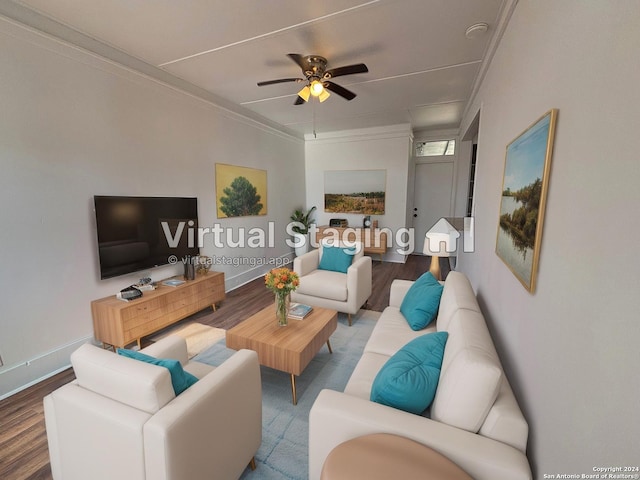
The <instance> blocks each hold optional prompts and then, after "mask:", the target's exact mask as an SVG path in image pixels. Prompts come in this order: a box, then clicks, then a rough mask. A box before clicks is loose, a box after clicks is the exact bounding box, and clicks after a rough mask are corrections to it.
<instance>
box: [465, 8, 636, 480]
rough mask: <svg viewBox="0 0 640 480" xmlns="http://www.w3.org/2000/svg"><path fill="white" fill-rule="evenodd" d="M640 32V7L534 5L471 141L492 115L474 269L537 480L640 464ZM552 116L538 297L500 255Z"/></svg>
mask: <svg viewBox="0 0 640 480" xmlns="http://www.w3.org/2000/svg"><path fill="white" fill-rule="evenodd" d="M639 23H640V2H637V1H636V0H618V1H615V2H595V1H587V2H585V1H581V0H563V1H561V2H558V1H556V0H535V1H534V0H520V2H519V3H518V5H517V7H516V9H515V11H514V14H513V16H512V18H511V20H510V23H509V25H508V27H507V30H506V32H505V35H504V37H503V39H502V42H501V43H500V46H499V48H498V50H497V52H496V55H495V57H494V59H493V62H492V64H491V66H490V68H489V70H488V72H487V75H486V77H485V79H484V81H483V83H482V85H481V88H480V90H479V93H478V96H477V97H476V99H475V102H474V106H473V108H471V109H469V111H468V114H467V116H466V118H465V119H464V122H463V125H462V128H461V132H462V133H464V132H465V131H466V129H467V127H468V126H469V124H470V123H471V122H472V120H473V117H474V116H475V114H476V113H477V111H478V110H480V111H481V117H480V131H479V138H478V163H477V165H478V167H477V176H476V180H477V187H476V196H475V199H476V200H475V201H476V208H475V220H476V222H475V225H476V252H475V253H473V254H468V255H466V257H465V258H464V261H463V262H461V264H462V265H463V268H464V270H465V271H466V273H467V274H468V275H469V276H470V278H471V280H472V282H473V285H474V287H475V288H476V289H477V293H478V296H479V299H480V301H481V306H482V307H483V310H484V312H485V313H486V315H487V319H488V323H489V326H490V328H491V330H492V331H493V334H494V337H495V339H496V341H497V346H498V347H499V350H500V353H501V357H502V360H503V362H504V363H505V367H506V370H507V372H508V374H509V378H510V380H511V382H512V384H513V386H514V387H515V390H516V393H517V395H518V397H519V401H520V402H521V404H522V406H523V408H524V411H525V414H526V417H527V419H528V421H529V424H530V427H531V435H530V443H529V454H530V458H531V462H532V466H533V468H534V478H545V477H543V475H545V474H548V475H551V474H559V473H560V474H579V475H581V474H593V473H594V472H593V468H594V467H609V466H611V467H617V466H620V467H624V466H629V465H631V466H637V465H638V460H639V458H640V457H639V456H638V445H640V428H639V426H640V409H639V408H638V398H640V375H639V368H640V367H639V365H640V348H639V347H638V345H640V326H639V325H640V324H639V323H638V318H639V314H638V312H639V311H640V300H639V299H640V295H638V285H640V282H639V280H638V272H639V271H640V268H639V267H640V260H639V257H638V254H637V251H636V250H637V246H638V241H637V239H638V237H639V236H640V226H639V224H638V221H637V218H638V215H637V207H638V201H639V200H640V193H639V188H638V185H640V164H639V163H638V146H637V142H636V138H637V136H638V132H639V131H640V113H639V110H640V90H639V89H638V79H639V78H640V62H638V56H637V55H638V46H640V29H638V24H639ZM551 108H558V109H559V116H558V125H557V130H556V140H555V152H554V155H553V164H552V168H551V178H550V184H549V192H548V197H547V210H546V216H545V221H544V232H543V238H542V248H541V252H540V263H539V274H538V287H537V291H536V292H535V293H534V294H530V293H528V292H527V291H525V290H524V288H523V287H522V286H521V284H520V283H519V281H518V280H517V279H516V278H515V277H514V275H513V274H512V273H511V272H510V271H509V269H508V268H507V267H506V266H505V265H504V264H503V263H502V261H501V260H500V259H499V258H498V257H497V256H496V254H495V253H494V250H495V241H496V229H497V223H498V208H499V203H500V192H501V185H502V175H503V173H502V172H503V167H504V158H505V147H506V145H507V144H508V143H509V142H511V141H512V140H513V139H514V138H515V137H516V136H518V135H519V134H520V133H521V132H522V131H523V130H524V129H525V128H527V127H528V126H529V125H530V124H531V123H532V122H533V121H534V120H536V119H537V118H539V117H540V116H541V115H542V114H544V113H545V112H546V111H548V110H549V109H551ZM546 478H550V477H546ZM601 478H602V477H601ZM607 478H608V477H607Z"/></svg>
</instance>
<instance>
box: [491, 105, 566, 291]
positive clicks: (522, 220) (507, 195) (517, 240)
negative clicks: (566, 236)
mask: <svg viewBox="0 0 640 480" xmlns="http://www.w3.org/2000/svg"><path fill="white" fill-rule="evenodd" d="M557 117H558V110H557V109H552V110H550V111H548V112H547V113H545V114H544V115H543V116H542V117H541V118H539V119H538V120H536V121H535V122H534V123H533V125H531V126H530V127H529V128H527V129H526V130H525V131H524V132H522V134H520V135H519V136H518V137H517V138H516V139H515V140H513V141H512V142H511V143H510V144H509V145H507V153H506V156H505V162H504V177H503V180H502V197H501V201H500V218H499V224H498V235H497V239H496V254H497V255H498V256H499V257H500V258H501V259H502V261H503V262H504V263H505V264H506V265H507V266H508V267H509V269H511V271H512V272H513V274H514V275H515V276H516V277H517V278H518V280H520V282H521V283H522V285H523V286H524V288H526V289H527V290H528V291H529V292H531V293H533V292H534V291H535V285H536V272H537V267H538V259H539V256H540V242H541V238H542V221H543V219H544V210H545V203H546V197H547V188H548V186H549V170H550V169H551V155H552V153H553V136H554V131H555V126H556V119H557Z"/></svg>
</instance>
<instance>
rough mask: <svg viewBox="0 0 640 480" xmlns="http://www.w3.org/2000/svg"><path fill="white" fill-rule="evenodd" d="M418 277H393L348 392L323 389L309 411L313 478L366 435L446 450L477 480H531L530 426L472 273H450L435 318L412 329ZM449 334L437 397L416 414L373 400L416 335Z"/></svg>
mask: <svg viewBox="0 0 640 480" xmlns="http://www.w3.org/2000/svg"><path fill="white" fill-rule="evenodd" d="M412 283H413V282H409V281H405V280H394V282H393V284H392V286H391V296H390V302H389V303H390V305H389V307H387V308H386V309H385V310H384V312H383V313H382V315H381V317H380V319H379V320H378V322H377V325H376V326H375V328H374V330H373V332H372V334H371V337H370V338H369V341H368V343H367V345H366V346H365V349H364V353H363V355H362V357H361V358H360V361H359V362H358V364H357V365H356V367H355V369H354V371H353V374H352V375H351V378H350V380H349V382H348V384H347V386H346V388H345V391H344V392H336V391H332V390H323V391H322V392H321V393H320V395H319V396H318V398H317V399H316V401H315V403H314V405H313V407H312V408H311V412H310V414H309V478H310V479H311V480H316V479H319V478H320V473H321V470H322V465H323V464H324V461H325V458H326V457H327V455H328V454H329V452H331V450H332V449H333V448H334V447H336V446H337V445H339V444H340V443H342V442H345V441H347V440H349V439H352V438H355V437H359V436H361V435H365V434H369V433H379V432H386V433H392V434H396V435H401V436H404V437H407V438H410V439H413V440H415V441H417V442H420V443H422V444H424V445H427V446H429V447H431V448H433V449H434V450H436V451H438V452H440V453H442V454H443V455H445V456H446V457H448V458H450V459H451V460H452V461H453V462H455V463H456V464H458V465H459V466H460V467H461V468H462V469H463V470H465V471H466V472H467V473H468V474H469V475H471V476H472V477H473V478H474V479H476V480H500V479H504V480H521V479H522V480H527V479H531V469H530V466H529V462H528V460H527V457H526V447H527V436H528V425H527V422H526V420H525V419H524V417H523V415H522V412H521V411H520V408H519V406H518V403H517V401H516V398H515V396H514V395H513V392H512V390H511V387H510V385H509V382H508V380H507V378H506V376H505V375H504V371H503V369H502V365H501V363H500V360H499V358H498V355H497V353H496V350H495V347H494V345H493V342H492V340H491V337H490V335H489V331H488V329H487V326H486V323H485V320H484V317H483V315H482V313H481V312H480V308H479V306H478V302H477V300H476V297H475V293H474V292H473V289H472V287H471V285H470V283H469V281H468V279H467V277H466V276H465V275H464V274H462V273H459V272H450V273H449V274H448V276H447V279H446V281H445V282H444V290H443V292H442V297H441V299H440V306H439V310H438V316H437V318H436V320H435V321H434V322H432V323H431V324H430V325H428V326H427V328H425V329H424V330H420V331H413V330H411V328H410V327H409V325H408V324H407V321H406V320H405V318H404V317H403V315H402V313H400V306H401V304H402V300H403V298H404V295H405V294H406V292H407V291H408V289H409V288H410V287H411V285H412ZM435 331H447V332H448V334H449V335H448V339H447V343H446V346H445V351H444V357H443V361H442V369H441V372H440V378H439V382H438V387H437V390H436V395H435V398H434V400H433V403H432V404H431V407H430V409H429V411H428V412H426V413H424V414H423V415H415V414H412V413H407V412H404V411H402V410H398V409H395V408H392V407H389V406H386V405H382V404H379V403H375V402H372V401H370V400H369V397H370V392H371V387H372V384H373V381H374V379H375V377H376V374H377V373H378V371H379V370H380V369H381V368H382V366H383V365H384V364H385V362H386V361H387V360H388V359H389V358H390V357H391V356H392V355H393V354H394V353H396V352H397V351H398V350H399V349H400V348H401V347H402V346H404V345H405V344H406V343H407V342H409V341H411V340H413V339H414V338H416V337H418V336H420V335H425V334H427V333H430V332H435Z"/></svg>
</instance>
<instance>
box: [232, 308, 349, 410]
mask: <svg viewBox="0 0 640 480" xmlns="http://www.w3.org/2000/svg"><path fill="white" fill-rule="evenodd" d="M337 325H338V312H336V311H335V310H329V309H327V308H320V307H313V311H312V312H311V313H310V314H309V315H307V316H306V317H305V318H304V319H303V320H292V319H289V325H287V326H286V327H280V326H278V321H277V320H276V312H275V307H274V306H273V305H269V306H268V307H267V308H264V309H262V310H260V311H259V312H258V313H256V314H255V315H252V316H251V317H249V318H248V319H246V320H245V321H243V322H241V323H239V324H238V325H236V326H235V327H233V328H231V329H230V330H227V338H226V342H227V347H228V348H232V349H234V350H240V349H241V348H246V349H249V350H254V351H255V352H257V353H258V358H259V360H260V364H261V365H264V366H266V367H270V368H273V369H275V370H280V371H281V372H286V373H289V374H290V375H291V394H292V396H293V404H294V405H297V403H298V397H297V394H296V375H300V374H301V373H302V372H303V370H304V369H305V368H306V367H307V365H309V362H311V359H313V357H315V355H316V353H318V352H319V351H320V349H321V348H322V345H324V344H325V343H326V344H327V348H328V349H329V353H333V352H332V350H331V344H330V343H329V337H331V334H332V333H333V332H335V330H336V327H337Z"/></svg>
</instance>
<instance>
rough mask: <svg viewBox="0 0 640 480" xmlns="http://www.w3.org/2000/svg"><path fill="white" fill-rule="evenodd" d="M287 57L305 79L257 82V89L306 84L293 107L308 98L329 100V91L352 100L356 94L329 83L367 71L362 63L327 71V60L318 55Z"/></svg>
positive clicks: (290, 54)
mask: <svg viewBox="0 0 640 480" xmlns="http://www.w3.org/2000/svg"><path fill="white" fill-rule="evenodd" d="M287 56H288V57H289V58H290V59H291V60H293V61H294V62H296V63H297V64H298V66H299V67H300V68H301V69H302V73H303V74H304V77H305V78H280V79H278V80H267V81H266V82H258V86H259V87H264V86H265V85H273V84H275V83H286V82H296V83H301V82H306V85H305V86H304V87H303V88H302V90H300V91H299V92H298V97H297V98H296V101H295V102H294V103H293V104H294V105H302V104H303V103H304V102H308V101H309V98H310V96H314V97H317V98H318V100H320V102H324V101H325V100H326V99H327V98H329V95H331V94H330V93H329V91H331V92H333V93H336V94H338V95H340V96H341V97H342V98H344V99H345V100H353V99H354V98H355V97H356V94H355V93H353V92H352V91H351V90H347V89H346V88H344V87H341V86H340V85H338V84H336V83H333V82H332V81H331V79H332V78H334V77H340V76H344V75H353V74H354V73H366V72H368V71H369V69H368V68H367V66H366V65H365V64H364V63H357V64H354V65H347V66H345V67H338V68H332V69H330V70H327V59H326V58H324V57H321V56H319V55H306V56H303V55H299V54H297V53H289V54H287Z"/></svg>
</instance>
